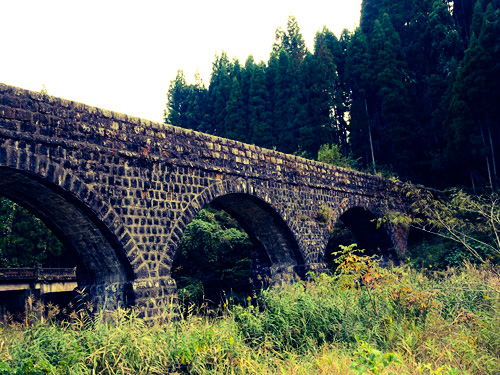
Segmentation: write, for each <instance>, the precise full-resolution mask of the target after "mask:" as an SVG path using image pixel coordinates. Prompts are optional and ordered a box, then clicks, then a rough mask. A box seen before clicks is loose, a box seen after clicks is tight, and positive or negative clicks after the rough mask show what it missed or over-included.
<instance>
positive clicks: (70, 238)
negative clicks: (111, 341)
mask: <svg viewBox="0 0 500 375" xmlns="http://www.w3.org/2000/svg"><path fill="white" fill-rule="evenodd" d="M0 195H3V196H5V197H6V198H8V199H10V200H12V201H13V202H15V203H17V204H19V205H21V206H23V207H25V208H26V209H27V210H28V211H30V212H31V213H32V214H34V215H35V216H36V217H38V218H39V219H40V220H42V221H43V222H44V224H45V225H46V226H47V228H49V229H50V230H51V231H52V232H53V233H54V235H55V236H56V237H57V238H58V239H59V240H60V241H61V243H62V244H63V245H64V247H65V248H66V250H67V251H69V252H71V254H72V255H73V256H74V257H75V261H76V264H77V279H78V285H79V287H80V288H83V287H87V288H89V292H90V296H91V297H92V298H93V299H94V300H96V302H99V303H102V302H104V300H105V299H107V298H108V297H111V296H112V297H114V298H116V299H117V300H118V301H116V302H120V303H125V304H126V305H133V304H134V303H135V300H134V297H133V292H132V289H131V287H130V286H129V283H128V282H129V281H132V280H133V279H134V273H133V269H132V266H131V264H130V262H129V261H128V259H127V258H126V256H125V254H124V253H123V250H122V245H121V243H120V242H119V240H118V238H117V236H116V235H115V234H114V233H112V232H111V230H110V229H109V228H108V227H107V226H106V225H105V224H104V223H103V222H102V221H101V220H100V219H99V218H98V217H97V215H96V213H94V212H93V211H92V210H91V209H90V208H89V207H87V206H86V205H85V203H84V202H82V201H81V200H79V199H78V198H77V197H75V196H74V195H73V194H72V193H70V192H68V191H66V190H64V189H63V188H61V187H60V186H58V185H56V184H54V183H53V182H50V181H48V180H46V179H44V178H42V177H40V176H37V175H35V174H33V173H30V172H26V171H20V170H17V169H13V168H9V167H0ZM109 288H111V293H109V290H106V289H109ZM106 302H107V303H108V304H112V303H114V301H109V300H108V301H106Z"/></svg>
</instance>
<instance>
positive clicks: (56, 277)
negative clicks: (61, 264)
mask: <svg viewBox="0 0 500 375" xmlns="http://www.w3.org/2000/svg"><path fill="white" fill-rule="evenodd" d="M13 280H37V281H63V280H76V267H75V268H0V282H2V281H13Z"/></svg>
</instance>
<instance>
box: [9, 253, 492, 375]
mask: <svg viewBox="0 0 500 375" xmlns="http://www.w3.org/2000/svg"><path fill="white" fill-rule="evenodd" d="M340 260H341V264H340V267H339V270H338V271H337V273H335V274H334V275H331V276H328V275H321V276H319V277H317V278H314V279H312V280H310V281H300V282H295V283H293V284H290V285H285V286H281V287H277V288H270V289H267V290H264V291H263V292H262V293H261V294H260V296H259V297H258V299H257V303H253V304H252V303H250V301H249V304H248V305H247V306H238V305H231V303H230V302H228V303H226V304H224V305H223V306H221V307H220V308H219V309H218V310H217V311H211V312H208V313H207V312H206V311H205V312H204V314H201V310H198V309H196V308H194V307H192V306H191V307H189V308H187V309H186V311H185V314H184V316H183V317H182V318H181V319H179V320H176V321H173V320H168V319H166V320H165V321H164V322H163V323H157V324H155V325H147V324H145V323H144V322H143V321H142V320H141V319H139V318H138V317H137V314H136V313H135V312H134V311H124V310H119V311H116V312H114V313H112V314H109V313H108V314H107V317H106V319H104V318H103V314H102V313H101V314H96V316H95V317H94V319H93V321H92V322H91V323H85V324H84V323H83V321H82V320H81V319H79V317H78V316H77V315H76V314H73V317H72V318H71V319H70V321H69V322H56V321H55V319H54V316H55V314H56V313H57V309H56V308H54V307H51V306H45V307H43V306H38V307H37V306H34V307H33V308H32V310H31V311H30V312H29V313H28V314H27V315H26V318H25V321H24V323H22V324H20V323H18V324H14V323H11V324H9V325H5V326H3V327H2V328H1V330H0V374H183V373H190V374H275V373H276V374H499V373H500V355H499V353H500V327H499V324H500V302H499V298H500V279H499V276H498V270H495V269H493V268H491V267H490V268H488V267H482V268H478V267H474V266H470V265H465V266H464V267H463V268H461V269H449V270H447V271H441V272H435V273H432V274H430V273H424V272H418V271H415V270H412V269H410V268H407V267H398V268H393V269H390V270H387V269H382V268H380V267H378V266H377V264H376V263H375V262H373V261H372V260H371V259H369V258H368V257H362V256H356V255H355V254H353V253H352V252H347V253H345V254H344V256H343V257H341V258H340ZM254 302H255V301H254Z"/></svg>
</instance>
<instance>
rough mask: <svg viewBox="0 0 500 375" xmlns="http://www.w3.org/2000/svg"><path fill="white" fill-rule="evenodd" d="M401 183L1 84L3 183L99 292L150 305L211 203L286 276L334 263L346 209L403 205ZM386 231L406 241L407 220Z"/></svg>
mask: <svg viewBox="0 0 500 375" xmlns="http://www.w3.org/2000/svg"><path fill="white" fill-rule="evenodd" d="M392 188H393V183H392V182H390V181H388V180H385V179H382V178H378V177H374V176H370V175H366V174H362V173H358V172H354V171H349V170H345V169H341V168H337V167H333V166H330V165H325V164H322V163H317V162H314V161H310V160H306V159H303V158H300V157H297V156H293V155H285V154H282V153H279V152H276V151H271V150H265V149H261V148H259V147H256V146H253V145H247V144H243V143H241V142H237V141H232V140H229V139H222V138H218V137H214V136H211V135H207V134H203V133H199V132H195V131H192V130H185V129H181V128H177V127H173V126H170V125H165V124H158V123H153V122H151V121H147V120H142V119H139V118H134V117H129V116H127V115H123V114H119V113H114V112H111V111H107V110H103V109H99V108H94V107H90V106H87V105H85V104H81V103H76V102H71V101H68V100H64V99H59V98H54V97H49V96H46V95H42V94H40V93H35V92H30V91H26V90H23V89H19V88H15V87H11V86H7V85H3V84H0V193H1V194H3V195H5V196H7V197H9V198H11V199H12V200H14V201H17V202H19V203H21V204H23V205H24V206H26V207H27V208H28V209H30V210H31V211H32V212H34V213H35V214H37V215H38V216H39V217H40V218H41V219H42V220H43V221H44V222H45V223H46V224H47V225H48V226H49V228H51V229H52V230H53V231H54V233H55V234H56V235H57V236H58V237H59V238H60V239H61V240H62V242H63V243H64V244H65V245H66V247H67V248H68V249H70V250H71V251H74V254H75V258H76V259H78V270H79V282H80V284H81V285H88V286H89V289H90V291H91V293H92V294H93V295H94V296H95V297H96V298H97V299H101V300H103V301H104V300H105V301H106V303H108V304H109V305H110V306H112V305H113V304H114V303H116V302H118V303H121V302H126V303H128V304H137V305H140V306H143V309H144V314H145V316H148V317H149V316H151V315H152V314H153V312H154V311H161V310H162V309H163V308H164V307H165V304H167V303H169V302H170V301H171V297H172V293H174V292H175V282H174V281H173V279H171V278H170V267H171V264H172V261H173V259H174V257H175V250H176V246H177V243H178V242H179V240H180V239H181V238H182V234H183V231H184V229H185V227H186V225H187V224H188V223H189V222H190V221H191V220H192V219H193V217H194V216H195V215H196V214H197V213H198V211H199V210H200V209H201V208H202V207H203V206H204V205H206V204H207V203H213V204H214V205H215V206H218V207H220V208H223V209H225V210H226V211H228V212H229V213H231V214H232V215H233V216H234V217H235V218H236V219H237V220H238V221H239V222H240V224H241V225H242V226H243V227H244V228H245V229H246V230H247V232H248V233H249V235H250V237H251V239H252V240H253V241H254V242H255V243H257V244H259V245H260V246H259V248H260V249H261V250H260V251H259V254H257V255H256V259H255V267H256V270H257V271H255V272H267V273H268V275H270V276H271V277H273V278H274V279H276V280H281V279H286V278H287V277H288V278H289V277H295V276H296V275H299V276H301V275H303V274H304V273H305V272H307V271H310V270H311V271H317V270H321V269H322V268H323V267H324V263H323V255H324V251H325V247H326V245H327V242H328V240H329V235H330V234H329V230H330V229H331V227H332V226H334V225H335V223H336V222H337V221H338V220H339V218H340V217H341V215H343V214H346V216H343V218H345V219H346V220H347V221H348V222H349V225H350V226H353V227H354V228H353V232H355V233H356V229H355V227H356V225H357V222H356V220H357V218H359V219H360V220H365V221H366V220H367V219H366V218H367V217H376V216H378V215H380V213H381V211H382V210H383V209H384V208H385V207H386V206H389V207H394V206H395V205H396V206H399V205H400V202H399V201H398V200H397V197H395V196H394V194H392V193H391V191H392ZM354 208H357V210H354V211H351V210H352V209H354ZM321 212H323V213H324V212H327V213H328V217H326V218H325V217H321V215H322V214H321ZM363 212H369V213H370V214H371V215H372V216H369V215H365V214H362V213H363ZM347 213H349V214H347ZM356 213H359V215H357V214H356ZM323 216H324V214H323ZM363 225H365V227H366V228H368V227H367V225H369V224H367V223H366V222H365V223H364V224H362V226H361V227H360V228H364V227H363ZM357 232H359V235H360V236H365V237H366V233H361V232H362V230H358V231H357ZM387 234H388V237H389V238H390V240H392V243H393V245H394V246H395V247H396V249H397V251H399V252H400V254H401V252H404V250H405V246H406V237H407V233H406V231H405V230H404V229H402V228H390V229H389V230H388V231H387ZM259 270H260V271H259ZM112 299H114V300H115V301H111V300H112ZM152 301H153V302H154V303H153V302H152Z"/></svg>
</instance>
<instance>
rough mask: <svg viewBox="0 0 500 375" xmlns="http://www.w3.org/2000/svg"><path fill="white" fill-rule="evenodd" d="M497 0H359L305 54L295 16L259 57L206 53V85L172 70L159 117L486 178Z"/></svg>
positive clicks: (495, 160) (390, 166) (483, 181)
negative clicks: (353, 17)
mask: <svg viewBox="0 0 500 375" xmlns="http://www.w3.org/2000/svg"><path fill="white" fill-rule="evenodd" d="M499 14H500V10H499V1H498V0H479V1H475V0H459V1H447V0H418V1H417V0H398V1H389V0H364V1H363V2H362V9H361V18H360V23H359V27H357V28H356V29H355V30H344V31H343V32H342V33H341V35H339V36H336V35H334V33H332V32H331V31H330V30H329V29H328V28H326V27H324V28H323V29H322V30H321V31H318V32H317V33H316V35H315V37H314V46H313V50H312V51H310V50H309V49H308V48H307V47H306V45H305V42H304V38H303V36H302V35H301V32H300V28H299V25H298V23H297V20H296V19H295V17H293V16H290V17H289V19H288V23H287V27H286V30H284V29H282V28H278V29H277V30H276V40H275V43H274V45H273V46H270V47H271V48H270V55H269V60H268V61H267V62H264V61H255V60H254V58H253V57H252V56H249V57H248V58H247V59H246V61H245V62H244V63H242V62H240V61H238V60H237V59H231V58H230V56H228V55H227V54H226V53H225V52H221V53H220V55H217V56H215V59H214V61H213V65H212V74H211V77H210V82H209V84H208V88H207V87H206V86H205V85H204V83H203V82H202V81H201V79H200V77H199V76H197V77H195V83H194V84H190V83H187V81H186V77H185V76H184V73H183V71H182V70H179V71H178V73H177V76H176V77H175V79H173V80H172V81H171V83H170V87H169V90H168V102H167V107H166V110H165V122H166V123H169V124H172V125H176V126H180V127H183V128H188V129H194V130H197V131H201V132H205V133H210V134H213V135H217V136H220V137H224V138H230V139H234V140H238V141H241V142H245V143H251V144H255V145H257V146H261V147H264V148H269V149H276V150H278V151H282V152H285V153H294V154H297V155H300V156H304V157H306V158H312V159H316V157H317V154H318V151H319V149H320V147H321V146H322V145H323V144H330V145H333V146H335V147H337V148H338V150H339V151H340V152H341V154H342V155H343V157H344V158H345V159H343V160H348V161H349V164H350V165H351V166H354V167H356V168H358V169H362V170H365V171H369V172H373V173H387V172H388V173H390V174H396V175H398V176H399V177H400V178H402V179H404V180H410V181H412V182H413V183H419V184H424V185H426V186H431V187H436V188H440V189H443V188H446V187H450V186H464V187H469V188H473V189H480V188H484V187H489V188H495V187H497V186H498V182H499V176H498V165H499V154H500V150H499V149H498V148H499V145H500V125H499V117H500V116H499V115H500V113H499V111H500V105H499V103H500V94H499V90H500V82H499V80H500V71H499V69H500V43H499V35H500V23H499Z"/></svg>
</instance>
